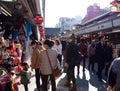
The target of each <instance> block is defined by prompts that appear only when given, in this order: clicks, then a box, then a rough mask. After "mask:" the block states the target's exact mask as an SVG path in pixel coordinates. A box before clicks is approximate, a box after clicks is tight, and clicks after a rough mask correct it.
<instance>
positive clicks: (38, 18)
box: [34, 15, 43, 24]
mask: <svg viewBox="0 0 120 91" xmlns="http://www.w3.org/2000/svg"><path fill="white" fill-rule="evenodd" d="M34 20H35V23H36V24H42V22H43V17H42V16H41V15H36V16H35V19H34Z"/></svg>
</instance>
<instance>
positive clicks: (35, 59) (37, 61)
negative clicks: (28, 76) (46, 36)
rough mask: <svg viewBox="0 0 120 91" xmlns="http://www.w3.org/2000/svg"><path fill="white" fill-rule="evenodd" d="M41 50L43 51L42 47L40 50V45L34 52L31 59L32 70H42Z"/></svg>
mask: <svg viewBox="0 0 120 91" xmlns="http://www.w3.org/2000/svg"><path fill="white" fill-rule="evenodd" d="M41 50H42V47H41V49H40V45H37V47H36V48H35V49H34V50H33V52H32V57H31V68H32V69H36V68H40V65H41V56H40V52H41Z"/></svg>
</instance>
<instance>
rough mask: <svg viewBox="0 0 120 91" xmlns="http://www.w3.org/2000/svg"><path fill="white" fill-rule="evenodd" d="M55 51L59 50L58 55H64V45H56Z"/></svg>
mask: <svg viewBox="0 0 120 91" xmlns="http://www.w3.org/2000/svg"><path fill="white" fill-rule="evenodd" d="M55 49H56V50H57V53H58V54H60V55H62V45H61V44H60V45H55Z"/></svg>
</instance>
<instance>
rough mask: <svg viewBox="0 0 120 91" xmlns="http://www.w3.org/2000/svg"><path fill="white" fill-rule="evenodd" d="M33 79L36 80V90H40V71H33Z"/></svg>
mask: <svg viewBox="0 0 120 91" xmlns="http://www.w3.org/2000/svg"><path fill="white" fill-rule="evenodd" d="M35 78H36V86H37V89H40V69H39V68H37V69H35Z"/></svg>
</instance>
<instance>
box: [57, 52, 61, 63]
mask: <svg viewBox="0 0 120 91" xmlns="http://www.w3.org/2000/svg"><path fill="white" fill-rule="evenodd" d="M57 58H58V60H59V62H60V65H61V64H62V63H61V62H62V55H60V54H58V56H57Z"/></svg>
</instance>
